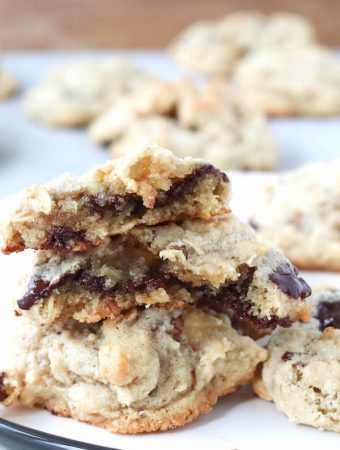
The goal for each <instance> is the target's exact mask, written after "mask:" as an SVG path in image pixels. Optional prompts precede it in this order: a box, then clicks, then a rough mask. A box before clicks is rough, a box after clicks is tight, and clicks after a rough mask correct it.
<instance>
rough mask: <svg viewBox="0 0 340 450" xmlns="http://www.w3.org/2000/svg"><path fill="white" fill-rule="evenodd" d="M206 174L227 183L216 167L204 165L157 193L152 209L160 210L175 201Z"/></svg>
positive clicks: (190, 189) (224, 176)
mask: <svg viewBox="0 0 340 450" xmlns="http://www.w3.org/2000/svg"><path fill="white" fill-rule="evenodd" d="M207 174H213V175H216V176H217V177H220V178H221V180H222V181H224V182H225V183H227V182H228V181H229V180H228V177H227V175H226V174H225V173H224V172H221V171H220V170H218V169H216V167H214V166H213V165H211V164H205V165H203V166H200V167H198V168H197V169H195V170H194V171H193V172H191V173H190V174H189V175H187V176H186V177H185V178H184V179H183V180H180V181H178V182H177V183H173V185H172V186H171V188H170V189H169V190H167V191H159V192H158V195H157V197H156V201H155V205H154V207H155V208H162V207H164V206H167V205H169V204H170V203H172V202H173V201H175V200H177V198H178V197H181V196H183V195H186V194H187V193H189V192H190V191H192V190H193V189H194V187H195V185H196V183H197V180H198V179H199V178H201V177H203V176H205V175H207Z"/></svg>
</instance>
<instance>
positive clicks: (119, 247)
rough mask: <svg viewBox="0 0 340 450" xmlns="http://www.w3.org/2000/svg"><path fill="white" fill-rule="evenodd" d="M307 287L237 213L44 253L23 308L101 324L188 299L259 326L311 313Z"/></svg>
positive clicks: (37, 315)
mask: <svg viewBox="0 0 340 450" xmlns="http://www.w3.org/2000/svg"><path fill="white" fill-rule="evenodd" d="M309 294H310V289H309V286H308V285H307V284H306V283H305V282H304V280H303V279H301V278H300V277H299V276H298V274H297V272H296V270H295V269H294V267H292V266H291V265H290V264H289V262H288V261H287V260H286V259H285V258H284V257H283V256H282V255H281V254H280V253H278V252H276V251H273V250H271V249H270V248H269V247H268V246H266V245H265V244H263V243H261V242H260V241H259V240H258V239H257V237H256V235H255V233H254V232H253V231H252V230H251V228H250V227H249V226H248V225H246V224H243V223H242V222H240V221H239V220H238V219H236V218H235V217H233V216H229V217H227V218H224V219H216V220H213V221H202V220H196V221H185V222H184V223H182V224H174V223H171V224H166V225H158V226H155V227H145V226H142V227H136V228H134V229H133V230H131V231H130V232H129V233H128V234H126V235H124V236H119V237H116V238H114V239H113V240H112V241H111V243H110V244H108V245H104V246H100V247H96V248H95V249H93V250H90V251H87V252H83V253H73V254H72V253H71V254H70V253H56V252H55V251H50V252H46V251H41V252H39V253H38V255H37V260H36V263H35V265H34V266H33V267H32V268H30V270H29V271H28V273H27V276H26V277H25V278H24V282H23V296H22V297H21V298H20V299H19V301H18V308H19V311H21V312H25V313H26V314H29V315H30V317H31V318H34V319H35V320H37V321H39V322H42V323H52V322H53V321H55V320H60V319H62V320H66V319H69V318H71V317H72V318H74V319H76V320H79V321H82V322H96V321H99V320H102V319H105V318H108V317H115V316H118V315H119V314H123V313H125V312H126V310H128V309H130V308H132V307H137V306H138V307H147V308H148V307H151V306H152V307H156V308H164V309H166V310H173V309H179V308H184V307H187V306H188V305H190V304H196V305H199V306H200V307H202V308H205V307H207V306H208V307H211V308H215V309H217V310H219V311H220V310H221V311H227V312H228V311H229V310H230V311H231V312H232V313H233V314H234V315H235V317H237V318H238V319H239V320H240V321H244V322H246V323H250V324H251V325H252V326H253V327H254V328H257V329H263V328H265V329H267V328H269V329H273V328H275V327H276V326H278V325H281V326H284V327H287V326H290V325H291V323H292V322H293V321H295V320H297V319H306V318H308V316H309V306H308V304H306V303H305V302H304V301H303V300H304V299H305V298H306V297H307V296H308V295H309Z"/></svg>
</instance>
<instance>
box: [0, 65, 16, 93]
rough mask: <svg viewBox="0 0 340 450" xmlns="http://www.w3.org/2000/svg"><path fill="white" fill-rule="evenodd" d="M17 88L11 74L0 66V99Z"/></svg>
mask: <svg viewBox="0 0 340 450" xmlns="http://www.w3.org/2000/svg"><path fill="white" fill-rule="evenodd" d="M16 89H17V86H16V82H15V80H14V78H13V76H12V75H11V74H10V73H9V72H7V71H6V70H4V69H3V68H2V67H0V100H1V99H4V98H7V97H10V96H11V95H13V94H14V93H15V91H16Z"/></svg>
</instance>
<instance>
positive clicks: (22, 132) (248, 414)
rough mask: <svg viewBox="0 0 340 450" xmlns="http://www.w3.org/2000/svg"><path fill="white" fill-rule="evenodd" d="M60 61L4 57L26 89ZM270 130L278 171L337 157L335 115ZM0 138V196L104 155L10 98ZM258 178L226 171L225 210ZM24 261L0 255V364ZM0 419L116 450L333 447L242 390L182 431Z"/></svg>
mask: <svg viewBox="0 0 340 450" xmlns="http://www.w3.org/2000/svg"><path fill="white" fill-rule="evenodd" d="M86 55H87V54H82V56H86ZM76 56H77V55H76ZM96 56H97V54H96ZM134 57H135V58H136V59H137V60H139V61H141V63H142V64H144V65H146V66H149V67H151V66H154V67H156V69H157V70H158V71H159V73H162V74H164V75H166V76H168V77H172V76H174V75H176V71H175V69H174V67H173V66H172V65H171V64H170V63H169V61H168V60H167V59H166V58H165V57H164V55H162V54H161V53H160V52H150V53H147V52H139V53H134ZM65 58H66V59H74V58H75V54H66V55H65V54H61V53H59V54H48V53H47V54H36V53H31V54H20V53H19V54H10V55H7V57H6V58H5V62H6V63H7V66H8V67H9V68H10V69H11V70H12V71H13V72H14V73H15V74H16V75H17V76H18V78H19V79H20V81H21V83H22V85H23V86H28V85H30V84H32V83H33V82H34V81H36V80H38V79H39V78H41V75H42V74H43V72H44V71H45V70H46V69H47V68H49V67H51V66H53V65H55V64H56V63H58V62H60V61H62V60H64V59H65ZM272 128H273V131H274V133H275V135H276V136H277V138H278V141H279V144H280V151H281V163H280V169H285V168H291V167H295V166H297V165H299V164H301V163H303V162H307V161H310V160H314V159H322V160H330V159H333V158H335V157H337V156H340V146H339V141H340V120H339V119H328V120H326V119H325V120H307V119H299V120H292V119H287V120H278V121H273V122H272ZM0 135H1V142H0V196H3V195H5V194H9V193H12V192H15V191H16V190H18V189H21V188H22V187H24V186H26V185H28V184H31V183H34V182H42V181H46V180H48V179H49V178H51V177H53V176H56V175H59V174H60V173H62V172H64V171H72V172H75V173H81V172H82V171H83V170H86V169H88V168H90V167H91V166H92V165H93V164H95V163H98V162H100V161H103V160H104V159H105V152H103V151H99V150H98V149H96V148H95V147H93V146H92V145H91V144H90V143H89V141H88V139H87V136H86V133H84V132H83V131H80V130H51V129H48V128H45V127H43V126H39V125H37V124H33V123H31V122H29V121H28V120H27V119H26V118H25V117H24V116H23V114H22V112H21V107H20V101H19V99H18V98H16V99H14V100H11V101H9V102H4V103H2V104H0ZM266 176H268V175H262V174H251V175H248V176H246V177H245V176H244V175H240V174H232V175H231V178H232V181H233V182H234V185H235V186H234V199H233V207H234V209H235V211H236V212H237V213H238V215H240V216H241V217H242V218H243V219H244V220H246V219H247V211H248V206H247V205H248V204H249V202H251V203H252V204H253V202H254V201H256V188H257V186H259V185H260V184H261V183H262V181H263V179H264V177H266ZM269 176H270V175H269ZM25 253H26V252H25ZM29 258H30V255H29V253H27V254H19V255H11V256H8V257H4V256H1V257H0V283H1V297H2V298H1V301H2V307H1V317H0V343H1V354H0V368H5V367H6V366H7V364H8V363H9V359H10V354H11V346H12V339H11V330H12V324H13V323H14V324H15V319H14V316H13V311H12V308H11V306H10V302H9V300H8V299H9V298H10V297H11V298H15V295H16V294H15V291H16V289H17V281H16V280H17V277H18V276H19V273H20V267H21V266H22V265H24V264H27V262H28V259H29ZM304 276H305V278H306V279H307V281H309V282H310V283H312V284H313V283H318V282H321V281H322V282H325V281H330V282H331V283H333V284H335V285H337V286H339V287H340V276H339V275H338V274H328V273H320V272H314V273H311V272H304ZM0 416H1V417H3V418H6V419H8V420H11V421H13V422H15V423H18V424H22V425H25V426H28V427H32V428H34V429H37V430H43V431H46V432H49V433H52V434H55V435H59V436H64V437H68V438H71V439H76V440H82V441H84V442H87V443H92V444H97V445H103V446H109V447H110V446H111V447H117V448H121V449H124V450H130V449H134V450H136V449H141V450H142V449H147V450H153V449H157V450H158V449H159V448H161V449H162V450H167V449H171V450H173V449H174V448H177V449H178V450H181V449H186V450H190V449H195V450H200V449H202V450H203V449H204V450H206V449H207V447H208V446H209V447H210V448H212V449H214V450H220V449H221V450H222V449H223V450H229V449H236V448H237V449H239V450H241V449H242V450H243V449H244V450H266V449H268V450H269V449H270V450H272V449H273V448H275V449H276V450H281V449H282V450H287V448H288V447H289V446H290V447H291V448H308V449H320V448H321V447H322V448H327V450H333V449H334V450H335V449H337V450H338V449H339V442H340V437H339V435H336V434H335V433H330V432H322V431H320V430H317V429H313V428H310V427H305V426H301V425H295V424H292V423H289V422H288V420H287V418H286V417H285V416H284V415H283V414H281V413H279V412H278V411H277V410H276V408H275V406H274V405H273V404H272V403H268V402H265V401H262V400H260V399H258V398H255V397H254V396H253V395H252V393H251V392H250V390H249V389H248V388H244V389H242V390H241V391H239V392H238V393H235V394H232V395H230V396H228V397H226V398H225V399H222V400H221V401H220V402H219V403H218V405H216V406H215V407H214V409H213V411H212V412H211V413H210V414H208V415H204V416H201V417H199V418H198V419H197V420H196V421H194V422H193V423H192V424H189V425H188V426H186V427H184V428H182V429H179V430H175V431H171V432H166V433H155V434H150V435H142V436H119V435H114V434H111V433H109V432H106V431H105V430H102V429H99V428H96V427H93V426H89V425H85V424H82V423H79V422H76V421H74V420H72V419H64V418H60V417H56V416H53V415H52V414H49V413H48V412H46V411H42V410H38V409H34V410H28V409H24V408H22V407H16V408H9V409H5V408H1V407H0Z"/></svg>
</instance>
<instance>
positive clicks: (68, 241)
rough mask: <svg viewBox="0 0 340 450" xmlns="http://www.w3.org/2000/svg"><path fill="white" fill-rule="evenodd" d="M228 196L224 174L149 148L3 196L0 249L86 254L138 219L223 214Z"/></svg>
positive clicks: (146, 221) (150, 220) (201, 163)
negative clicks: (77, 174)
mask: <svg viewBox="0 0 340 450" xmlns="http://www.w3.org/2000/svg"><path fill="white" fill-rule="evenodd" d="M228 197H229V181H228V178H227V176H226V175H225V174H224V173H223V172H220V171H219V170H218V169H216V168H215V167H214V166H212V165H211V164H209V163H207V162H206V161H203V160H199V159H193V158H189V157H188V158H185V159H179V158H176V157H175V156H174V155H173V154H172V153H171V152H169V151H168V150H165V149H163V148H161V147H159V146H157V145H154V146H151V147H149V148H146V149H144V150H141V151H138V152H132V153H131V154H130V155H129V156H128V157H127V158H126V159H120V160H115V161H108V162H106V163H105V164H103V165H100V166H97V167H95V168H94V169H92V170H91V171H90V172H88V173H86V174H84V175H83V176H80V177H78V176H72V175H69V174H66V175H64V176H61V177H60V178H58V179H56V180H53V181H51V182H50V183H48V184H46V185H36V186H33V187H31V188H28V189H26V190H24V191H23V192H21V193H20V194H18V195H16V196H12V197H9V198H7V200H4V201H3V203H2V204H1V206H0V211H1V222H0V235H1V240H2V251H3V252H4V253H11V252H14V251H16V252H17V251H21V250H24V249H25V248H31V249H44V250H48V249H57V250H67V251H84V250H87V249H89V248H91V247H93V246H96V245H99V244H102V243H105V242H108V241H109V239H110V237H111V236H112V235H116V234H120V233H123V232H126V231H128V230H129V229H131V228H132V227H134V226H135V225H137V224H147V225H154V224H157V223H160V222H165V221H169V220H180V219H184V218H194V217H202V218H209V217H211V216H214V215H217V214H224V213H225V212H228V207H227V202H228Z"/></svg>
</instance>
